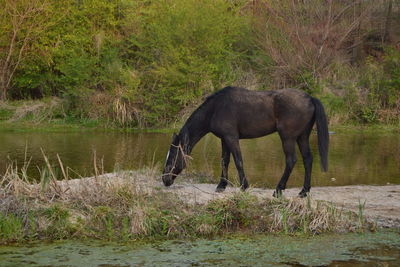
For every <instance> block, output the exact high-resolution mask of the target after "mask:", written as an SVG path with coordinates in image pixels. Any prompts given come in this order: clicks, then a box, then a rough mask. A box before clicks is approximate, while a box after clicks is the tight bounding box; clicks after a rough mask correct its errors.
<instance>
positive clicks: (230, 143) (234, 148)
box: [223, 136, 249, 191]
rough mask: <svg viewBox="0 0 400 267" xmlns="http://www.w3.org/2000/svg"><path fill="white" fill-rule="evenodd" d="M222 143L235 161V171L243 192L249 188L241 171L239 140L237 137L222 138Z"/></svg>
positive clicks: (242, 170) (241, 161)
mask: <svg viewBox="0 0 400 267" xmlns="http://www.w3.org/2000/svg"><path fill="white" fill-rule="evenodd" d="M223 141H224V142H225V144H226V146H227V147H228V149H229V150H230V152H231V153H232V155H233V159H234V160H235V165H236V169H237V171H238V173H239V179H240V188H241V189H242V190H243V191H244V190H246V189H247V188H248V187H249V183H248V182H247V179H246V176H245V174H244V169H243V160H242V153H241V152H240V146H239V138H238V137H233V136H230V137H224V138H223Z"/></svg>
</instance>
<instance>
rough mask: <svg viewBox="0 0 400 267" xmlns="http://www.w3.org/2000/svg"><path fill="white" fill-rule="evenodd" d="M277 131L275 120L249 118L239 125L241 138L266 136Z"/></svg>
mask: <svg viewBox="0 0 400 267" xmlns="http://www.w3.org/2000/svg"><path fill="white" fill-rule="evenodd" d="M273 132H276V125H275V122H274V121H273V120H265V118H264V119H263V120H254V119H253V120H247V121H246V122H244V123H241V124H240V125H239V138H240V139H249V138H257V137H261V136H265V135H268V134H271V133H273Z"/></svg>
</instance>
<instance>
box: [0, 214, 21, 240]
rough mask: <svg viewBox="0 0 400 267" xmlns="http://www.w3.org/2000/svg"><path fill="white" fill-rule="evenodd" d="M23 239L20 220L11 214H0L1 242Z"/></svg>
mask: <svg viewBox="0 0 400 267" xmlns="http://www.w3.org/2000/svg"><path fill="white" fill-rule="evenodd" d="M23 237H24V226H23V222H22V218H20V217H18V216H15V215H13V214H3V213H2V212H0V240H1V242H2V243H3V242H13V241H20V240H22V239H23Z"/></svg>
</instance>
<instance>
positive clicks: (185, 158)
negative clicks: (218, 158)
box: [161, 143, 193, 177]
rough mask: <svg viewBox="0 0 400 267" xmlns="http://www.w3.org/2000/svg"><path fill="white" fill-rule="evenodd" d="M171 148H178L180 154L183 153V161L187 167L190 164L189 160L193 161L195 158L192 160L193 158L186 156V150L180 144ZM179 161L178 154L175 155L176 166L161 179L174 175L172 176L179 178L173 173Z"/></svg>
mask: <svg viewBox="0 0 400 267" xmlns="http://www.w3.org/2000/svg"><path fill="white" fill-rule="evenodd" d="M171 146H173V147H176V148H177V149H178V152H181V153H182V157H183V160H184V161H185V165H186V166H187V165H188V163H189V161H188V160H192V159H193V158H192V157H191V156H189V155H187V154H185V152H184V150H183V147H182V145H181V144H180V143H179V145H174V144H171ZM167 160H168V159H167ZM177 160H178V153H176V155H175V158H174V165H173V167H172V169H171V170H170V171H169V172H168V173H165V174H163V175H162V176H161V177H163V176H167V175H172V176H175V177H176V176H178V174H174V173H172V171H173V170H174V169H175V166H176V162H177Z"/></svg>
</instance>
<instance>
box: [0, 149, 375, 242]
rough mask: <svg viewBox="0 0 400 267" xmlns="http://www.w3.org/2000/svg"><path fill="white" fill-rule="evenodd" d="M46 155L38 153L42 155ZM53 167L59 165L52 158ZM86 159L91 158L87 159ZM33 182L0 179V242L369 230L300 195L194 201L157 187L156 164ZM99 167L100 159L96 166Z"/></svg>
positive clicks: (50, 174)
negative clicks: (136, 168) (295, 197)
mask: <svg viewBox="0 0 400 267" xmlns="http://www.w3.org/2000/svg"><path fill="white" fill-rule="evenodd" d="M43 156H44V157H45V160H46V155H44V154H43ZM59 164H60V169H64V168H65V166H63V164H62V162H61V160H59ZM94 164H98V163H96V162H95V161H94ZM47 168H48V170H47V171H46V172H43V177H42V179H41V181H38V182H35V181H32V179H27V178H26V177H25V175H26V174H25V172H24V170H23V169H22V170H21V169H20V170H19V169H17V168H16V167H15V165H13V164H10V166H9V168H8V169H7V172H6V173H5V175H4V176H3V177H2V179H1V181H0V184H1V187H0V243H3V244H4V243H10V242H25V241H27V240H28V241H30V240H60V239H74V238H78V239H86V238H95V239H101V240H113V241H121V240H123V241H129V240H137V239H146V238H152V239H154V238H155V239H166V238H197V237H215V236H222V235H229V234H238V233H245V234H256V233H283V234H286V235H293V234H295V235H314V234H320V233H325V232H354V231H365V230H368V229H373V225H372V224H371V223H370V222H368V221H367V220H366V218H365V216H364V215H363V210H361V212H360V213H359V214H356V213H353V212H344V211H343V210H342V209H339V208H337V207H336V206H334V205H333V204H330V203H325V202H320V201H314V200H312V199H311V198H306V199H284V198H280V199H267V198H258V197H256V196H255V195H252V194H251V193H248V192H236V193H233V194H226V195H225V196H224V197H223V198H219V197H216V198H213V199H211V200H210V201H208V202H201V203H196V202H194V201H193V200H194V199H196V196H194V195H191V194H188V195H186V196H184V195H182V194H177V193H174V192H171V191H166V190H164V188H163V187H161V186H160V184H159V181H158V179H157V177H159V174H158V172H157V171H156V169H157V168H148V169H143V170H142V171H141V172H123V173H117V174H112V175H103V174H102V173H97V174H96V176H94V177H91V178H85V179H70V178H69V177H68V172H64V174H63V177H64V179H63V180H61V181H57V180H56V178H57V177H56V174H55V173H54V170H53V169H52V168H53V167H52V166H51V165H50V166H48V167H47ZM98 169H99V170H101V166H100V167H99V168H98Z"/></svg>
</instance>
